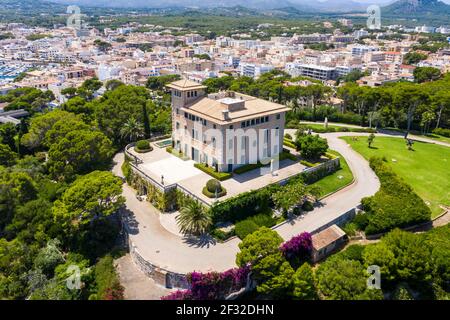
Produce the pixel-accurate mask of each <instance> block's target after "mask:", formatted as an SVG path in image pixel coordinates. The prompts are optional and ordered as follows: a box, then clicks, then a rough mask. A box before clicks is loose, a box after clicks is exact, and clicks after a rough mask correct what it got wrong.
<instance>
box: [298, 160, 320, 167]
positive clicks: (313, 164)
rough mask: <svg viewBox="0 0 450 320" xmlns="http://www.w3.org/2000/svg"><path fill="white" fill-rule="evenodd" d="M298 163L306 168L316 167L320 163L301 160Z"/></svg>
mask: <svg viewBox="0 0 450 320" xmlns="http://www.w3.org/2000/svg"><path fill="white" fill-rule="evenodd" d="M300 163H301V164H302V165H304V166H306V167H308V168H312V167H316V166H318V165H319V164H320V162H316V163H312V162H309V161H306V160H301V161H300Z"/></svg>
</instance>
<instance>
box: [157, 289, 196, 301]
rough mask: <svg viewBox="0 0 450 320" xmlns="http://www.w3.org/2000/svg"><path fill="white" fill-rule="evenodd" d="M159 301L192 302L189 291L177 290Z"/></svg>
mask: <svg viewBox="0 0 450 320" xmlns="http://www.w3.org/2000/svg"><path fill="white" fill-rule="evenodd" d="M161 300H192V292H191V290H177V291H175V292H172V293H170V294H168V295H167V296H164V297H161Z"/></svg>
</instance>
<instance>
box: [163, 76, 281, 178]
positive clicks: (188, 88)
mask: <svg viewBox="0 0 450 320" xmlns="http://www.w3.org/2000/svg"><path fill="white" fill-rule="evenodd" d="M167 87H168V88H169V89H170V90H171V92H172V120H173V121H172V126H173V128H172V129H173V134H172V141H173V147H174V148H175V149H177V150H179V151H180V152H182V153H183V154H184V155H186V156H188V157H189V158H190V159H192V160H194V161H196V162H201V163H205V164H207V165H209V166H212V167H214V168H216V170H217V171H220V172H230V171H233V170H234V169H236V168H238V167H240V166H242V165H245V164H248V163H256V162H257V161H260V160H262V159H267V158H268V157H274V156H276V155H278V154H279V153H280V152H281V151H282V149H283V135H284V122H285V114H286V112H287V111H288V110H289V108H287V107H286V106H283V105H280V104H277V103H273V102H269V101H266V100H262V99H258V98H255V97H251V96H248V95H244V94H240V93H237V92H219V93H214V94H209V95H206V93H205V89H206V87H205V86H203V85H200V84H198V83H196V82H193V81H189V80H184V79H183V80H179V81H175V82H172V83H171V84H169V85H168V86H167Z"/></svg>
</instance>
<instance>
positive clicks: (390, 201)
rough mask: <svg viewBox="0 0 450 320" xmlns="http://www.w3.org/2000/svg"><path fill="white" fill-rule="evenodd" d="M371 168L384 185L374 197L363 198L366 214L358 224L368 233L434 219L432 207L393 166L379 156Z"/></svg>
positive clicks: (372, 160) (371, 161)
mask: <svg viewBox="0 0 450 320" xmlns="http://www.w3.org/2000/svg"><path fill="white" fill-rule="evenodd" d="M370 167H371V168H372V169H373V170H374V171H375V173H376V174H377V176H378V178H379V179H380V183H381V187H380V190H379V191H378V192H377V193H376V194H375V195H374V196H372V197H368V198H364V199H362V201H361V203H362V205H363V208H364V211H365V212H366V213H365V214H364V216H365V217H359V219H358V225H359V227H363V228H364V231H365V233H366V234H367V235H371V234H377V233H382V232H387V231H389V230H392V229H394V228H404V227H407V226H410V225H415V224H419V223H422V222H426V221H430V219H431V210H430V208H429V207H428V206H427V205H426V204H425V202H424V201H423V200H422V198H420V197H419V196H418V195H417V194H416V193H415V192H414V191H413V189H412V188H411V187H410V186H409V185H408V184H406V183H405V182H404V181H403V180H402V179H401V178H400V177H399V176H398V175H397V174H396V173H395V172H394V171H393V170H392V169H391V167H389V166H388V165H387V164H386V163H385V162H384V161H383V160H382V159H381V158H377V157H373V158H371V159H370ZM412 174H413V173H412ZM364 218H365V219H364Z"/></svg>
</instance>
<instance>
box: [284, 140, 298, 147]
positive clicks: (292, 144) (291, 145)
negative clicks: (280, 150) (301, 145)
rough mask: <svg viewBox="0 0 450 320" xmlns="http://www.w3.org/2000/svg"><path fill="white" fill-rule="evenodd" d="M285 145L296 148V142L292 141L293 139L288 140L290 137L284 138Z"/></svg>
mask: <svg viewBox="0 0 450 320" xmlns="http://www.w3.org/2000/svg"><path fill="white" fill-rule="evenodd" d="M283 145H285V146H286V147H289V148H292V149H296V146H295V144H294V142H292V141H291V140H288V139H284V140H283Z"/></svg>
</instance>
